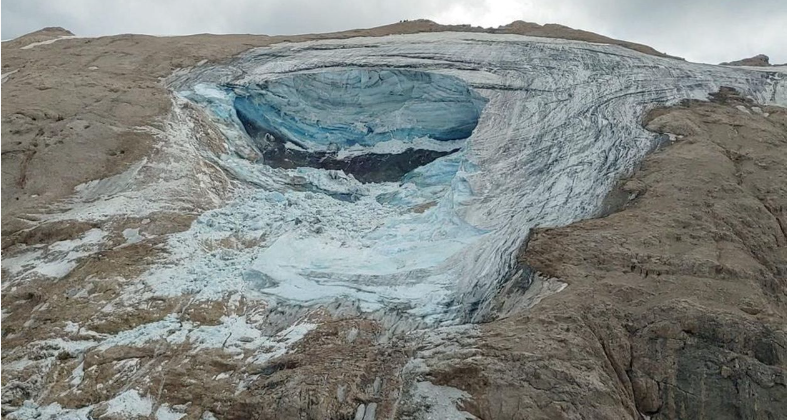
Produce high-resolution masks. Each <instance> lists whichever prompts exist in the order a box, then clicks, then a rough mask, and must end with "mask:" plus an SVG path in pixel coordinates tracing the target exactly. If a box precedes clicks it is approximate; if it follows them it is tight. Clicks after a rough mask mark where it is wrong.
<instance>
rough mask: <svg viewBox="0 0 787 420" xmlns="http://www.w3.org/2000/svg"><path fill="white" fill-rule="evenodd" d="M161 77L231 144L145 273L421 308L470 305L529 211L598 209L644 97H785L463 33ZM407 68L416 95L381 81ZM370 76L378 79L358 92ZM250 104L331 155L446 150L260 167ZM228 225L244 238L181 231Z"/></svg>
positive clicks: (768, 89)
mask: <svg viewBox="0 0 787 420" xmlns="http://www.w3.org/2000/svg"><path fill="white" fill-rule="evenodd" d="M370 70H371V71H370ZM383 75H385V76H383ZM375 77H377V78H379V79H383V78H384V77H390V84H387V83H389V82H385V81H383V82H379V80H378V81H375V80H374V78H375ZM353 78H355V79H353ZM351 79H352V80H356V82H353V83H347V80H351ZM419 80H421V81H423V80H427V81H428V82H429V83H427V85H428V86H424V85H423V84H421V83H419V82H418V81H419ZM457 81H461V82H462V83H457ZM394 82H395V83H394ZM168 83H169V85H170V86H171V87H172V89H173V90H175V91H176V92H178V93H179V95H181V96H182V97H184V98H187V99H188V100H189V101H192V102H193V103H196V104H198V105H199V106H200V107H202V108H203V109H204V110H205V111H206V114H207V115H208V116H209V117H210V118H212V120H213V122H214V123H215V124H216V126H217V127H219V129H220V130H221V131H222V132H223V133H224V135H225V136H226V138H227V144H228V146H229V152H228V153H227V154H224V155H221V156H216V157H215V159H216V162H217V163H218V164H219V165H221V166H222V167H223V168H225V170H227V171H228V172H230V173H232V174H233V175H234V176H235V177H237V178H238V179H240V180H241V181H242V182H241V185H242V188H241V190H240V191H241V192H240V193H239V194H238V196H237V198H236V199H235V200H234V201H233V202H231V203H229V204H228V205H227V206H226V207H225V208H222V209H218V210H215V211H212V212H208V213H206V214H204V215H203V216H201V217H200V219H199V220H198V221H197V222H196V223H195V224H194V226H193V227H192V229H191V230H190V231H188V232H184V233H183V234H181V235H180V236H179V237H178V238H176V239H174V240H173V241H171V247H172V248H173V249H174V250H175V251H176V252H174V253H173V254H174V255H179V256H180V257H178V258H181V259H182V260H181V262H180V263H179V264H173V265H171V266H168V267H165V268H161V269H159V270H158V271H157V270H153V271H152V272H151V273H149V277H150V278H151V279H153V280H155V279H159V280H161V279H167V281H153V280H151V282H150V284H151V285H153V288H154V290H156V291H157V293H161V294H168V293H183V292H185V291H189V292H193V293H197V294H198V295H203V296H209V295H212V294H215V293H223V292H226V291H237V290H241V291H244V293H247V294H249V295H252V294H254V295H259V296H261V297H262V298H264V299H267V300H269V301H272V302H282V303H287V304H296V305H312V304H317V303H325V302H334V301H336V300H337V299H338V300H345V301H353V302H356V303H357V304H358V305H359V307H360V308H362V309H363V310H365V311H375V310H395V311H399V312H403V313H409V314H411V315H414V316H417V317H421V318H423V319H425V320H427V322H461V321H472V320H477V319H479V317H480V316H482V315H483V312H484V310H485V308H484V303H485V302H487V301H488V298H489V297H490V296H492V295H493V294H494V291H495V290H496V287H497V286H498V285H499V284H500V282H501V281H502V280H504V279H506V278H508V277H510V275H511V271H512V269H513V268H514V256H515V253H516V252H517V250H518V249H519V247H520V245H521V244H522V243H523V241H524V240H525V239H526V238H527V235H528V232H529V230H530V229H532V228H534V227H537V226H559V225H565V224H569V223H572V222H574V221H577V220H580V219H583V218H588V217H592V216H594V215H595V214H597V212H598V211H599V208H600V205H601V202H602V200H603V198H604V196H605V195H606V194H607V193H608V192H609V191H610V189H611V188H612V186H613V185H614V183H615V181H616V180H617V179H618V178H619V177H620V176H622V175H625V174H626V173H628V172H630V171H631V170H632V169H633V168H634V166H635V165H636V164H637V163H638V162H639V161H641V159H642V158H643V157H644V156H645V155H646V154H647V153H648V152H650V151H651V150H652V149H653V148H654V147H656V146H657V144H658V139H657V136H655V135H654V134H652V133H649V132H647V131H645V130H644V129H643V128H642V127H641V118H642V116H643V115H644V113H645V112H646V111H647V109H649V108H651V107H654V106H657V105H665V104H672V103H675V102H677V101H679V100H681V99H686V98H690V99H706V98H707V94H708V93H710V92H715V91H717V90H718V89H719V88H720V87H721V86H731V87H734V88H736V89H738V90H740V91H741V92H743V93H744V94H745V95H748V96H750V97H752V98H754V99H755V100H756V101H758V102H762V103H767V102H769V101H771V102H772V101H773V99H772V98H783V97H784V93H783V90H784V88H783V87H779V85H778V80H775V76H774V75H773V74H770V73H762V72H752V71H746V70H740V69H730V68H724V67H719V66H710V65H700V64H693V63H688V62H683V61H679V60H673V59H665V58H659V57H653V56H649V55H645V54H641V53H638V52H635V51H631V50H627V49H624V48H621V47H617V46H610V45H599V44H588V43H583V42H576V41H566V40H553V39H545V38H529V37H523V36H517V35H490V34H469V33H429V34H415V35H401V36H388V37H381V38H353V39H345V40H322V41H314V42H304V43H295V44H279V45H274V46H271V47H266V48H259V49H254V50H251V51H249V52H247V53H245V54H243V55H241V56H239V57H238V58H237V59H235V60H233V61H232V62H229V63H226V64H222V65H204V66H201V67H197V68H194V69H190V70H187V71H183V72H180V73H178V74H176V75H174V76H173V77H171V78H170V79H169V80H168ZM366 83H368V84H369V85H368V86H367V85H366ZM408 83H409V84H410V86H408ZM350 85H353V86H356V87H357V90H355V91H353V90H352V89H347V88H346V87H347V86H350ZM228 87H231V88H228ZM261 87H264V88H261ZM337 87H338V89H336V88H337ZM410 87H413V89H416V87H418V88H419V89H426V90H425V91H423V92H421V93H420V94H421V95H423V96H421V98H428V99H429V100H428V101H422V102H418V105H419V106H420V104H422V103H427V102H428V104H427V105H428V106H429V107H428V108H420V107H419V106H415V105H414V106H406V104H407V103H408V99H412V97H413V96H412V95H411V94H410V96H405V97H396V95H395V94H394V93H393V92H397V89H399V92H402V91H406V90H407V89H409V88H410ZM368 89H372V90H374V89H378V93H379V92H385V95H380V96H372V97H373V98H375V99H374V100H373V101H371V102H369V103H357V99H358V98H357V96H358V94H359V92H360V91H361V90H363V91H365V92H366V93H368ZM261 90H264V91H265V92H261ZM777 90H779V92H778V94H777ZM411 93H412V92H411ZM252 94H253V95H252ZM266 95H267V96H266ZM385 96H392V98H391V100H390V101H383V100H382V97H385ZM481 97H482V98H483V99H481ZM261 98H265V100H261ZM239 101H240V102H239ZM354 101H356V102H354ZM449 102H453V103H452V106H451V107H446V106H444V104H445V103H449ZM484 103H485V105H483V104H484ZM403 104H404V105H403ZM435 104H440V105H439V106H437V107H436V106H435ZM781 105H785V104H781ZM239 110H240V112H239ZM476 111H480V114H475V113H476ZM244 113H246V115H245V116H244V115H242V114H244ZM252 118H253V119H256V120H255V121H257V123H259V124H260V126H263V127H267V129H268V130H269V131H276V132H277V134H278V135H280V136H283V137H286V138H287V139H289V140H292V144H291V145H290V146H288V148H290V149H293V150H297V149H301V150H307V151H315V152H326V151H329V152H331V153H334V154H335V156H337V157H338V158H342V157H347V156H351V157H352V156H362V155H369V154H375V153H378V154H386V153H388V154H393V153H401V152H402V151H405V150H432V151H442V152H447V151H454V150H456V149H459V150H458V151H456V152H455V153H452V154H445V155H441V156H439V157H437V158H436V159H434V160H431V161H429V162H421V163H419V165H420V166H417V167H414V168H411V169H409V170H408V172H407V173H406V174H404V175H403V176H402V177H401V178H398V180H397V181H396V182H371V183H361V182H359V181H358V179H356V178H355V177H353V176H348V175H347V174H346V173H345V172H343V171H334V170H330V168H329V169H320V168H309V167H290V168H287V167H271V165H268V164H266V160H265V158H264V156H263V153H262V151H261V150H260V143H259V142H255V140H254V139H253V138H252V137H254V134H255V133H250V132H249V130H248V124H249V120H250V119H252ZM242 119H245V120H246V123H245V124H246V125H245V126H244V122H243V121H242ZM318 121H319V123H318ZM471 125H472V128H471ZM469 130H472V132H471V133H468V131H469ZM378 134H379V135H378ZM467 134H469V137H468V136H467ZM274 136H275V135H274ZM464 137H466V140H461V139H462V138H464ZM446 143H447V144H449V145H450V147H446ZM331 144H335V145H336V146H329V145H331ZM330 148H334V149H333V150H329V149H330ZM304 166H309V165H304ZM229 235H241V236H243V237H246V238H256V240H257V242H256V243H257V244H258V245H257V246H254V247H250V248H244V249H242V250H235V251H228V250H223V251H221V252H218V251H215V252H214V251H209V250H202V249H200V248H199V247H198V246H196V245H194V244H198V243H204V241H205V240H206V239H210V238H214V239H215V238H221V237H227V236H229ZM184 266H188V267H189V268H188V270H184V269H182V268H180V267H184Z"/></svg>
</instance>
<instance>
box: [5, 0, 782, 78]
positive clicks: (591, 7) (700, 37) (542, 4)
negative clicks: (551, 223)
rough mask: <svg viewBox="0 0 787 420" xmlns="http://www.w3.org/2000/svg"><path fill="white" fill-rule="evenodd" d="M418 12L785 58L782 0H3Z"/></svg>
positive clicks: (376, 14)
mask: <svg viewBox="0 0 787 420" xmlns="http://www.w3.org/2000/svg"><path fill="white" fill-rule="evenodd" d="M416 18H429V19H432V20H435V21H437V22H440V23H470V24H474V25H481V26H497V25H501V24H505V23H509V22H511V21H513V20H517V19H521V20H526V21H531V22H537V23H542V24H543V23H561V24H564V25H567V26H571V27H575V28H579V29H585V30H589V31H593V32H598V33H601V34H604V35H607V36H611V37H615V38H621V39H625V40H629V41H635V42H641V43H643V44H647V45H650V46H652V47H654V48H656V49H658V50H661V51H665V52H667V53H669V54H673V55H678V56H682V57H685V58H687V59H689V60H692V61H700V62H710V63H716V62H720V61H729V60H735V59H739V58H743V57H747V56H751V55H754V54H758V53H765V54H768V55H769V56H771V62H776V63H784V62H787V42H785V35H786V32H787V31H786V30H785V28H787V1H785V0H693V1H683V0H661V1H651V0H431V1H424V0H398V1H390V0H324V1H315V0H233V1H218V0H136V1H121V0H118V1H110V0H68V1H64V0H5V1H3V2H2V38H3V39H10V38H14V37H17V36H19V35H22V34H25V33H27V32H31V31H34V30H36V29H40V28H42V27H44V26H62V27H65V28H67V29H69V30H71V31H72V32H74V33H76V34H78V35H83V36H97V35H109V34H118V33H146V34H154V35H179V34H192V33H204V32H211V33H264V34H294V33H306V32H328V31H338V30H343V29H352V28H362V27H372V26H378V25H384V24H388V23H392V22H396V21H399V20H401V19H416Z"/></svg>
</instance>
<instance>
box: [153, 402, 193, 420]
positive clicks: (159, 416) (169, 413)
mask: <svg viewBox="0 0 787 420" xmlns="http://www.w3.org/2000/svg"><path fill="white" fill-rule="evenodd" d="M185 416H186V413H179V412H177V411H173V410H172V409H171V408H170V407H169V405H168V404H162V405H161V406H160V407H159V408H158V410H156V420H179V419H181V418H183V417H185Z"/></svg>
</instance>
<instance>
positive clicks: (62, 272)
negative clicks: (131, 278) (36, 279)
mask: <svg viewBox="0 0 787 420" xmlns="http://www.w3.org/2000/svg"><path fill="white" fill-rule="evenodd" d="M105 238H106V232H104V231H102V230H101V229H96V228H94V229H90V230H88V231H87V232H85V233H84V234H83V235H82V236H81V237H79V238H77V239H71V240H64V241H58V242H55V243H53V244H50V245H49V246H47V247H35V248H33V247H31V248H30V249H28V250H24V251H21V252H19V253H18V254H17V255H15V256H13V257H4V258H3V269H5V270H8V271H9V272H11V274H13V275H14V276H18V277H16V279H24V278H26V277H28V276H30V275H33V274H38V275H43V276H46V277H52V278H55V279H59V278H62V277H64V276H66V275H67V274H68V273H70V272H71V270H73V269H74V268H75V267H76V266H77V263H78V260H79V259H80V258H82V257H85V256H88V255H91V254H93V253H94V252H96V251H98V250H99V249H100V245H101V243H102V242H104V239H105ZM8 284H10V283H6V284H4V287H5V286H7V285H8Z"/></svg>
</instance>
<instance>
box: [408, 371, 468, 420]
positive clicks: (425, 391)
mask: <svg viewBox="0 0 787 420" xmlns="http://www.w3.org/2000/svg"><path fill="white" fill-rule="evenodd" d="M413 394H414V399H416V400H420V402H421V403H422V404H424V405H425V406H426V409H425V410H424V416H425V417H424V418H426V419H435V420H437V419H440V420H468V419H475V418H477V417H475V416H473V415H472V414H470V413H468V412H466V411H461V410H459V409H458V408H457V404H458V403H460V402H461V401H462V400H463V399H469V398H470V394H468V393H466V392H464V391H461V390H459V389H456V388H451V387H448V386H440V385H435V384H433V383H431V382H427V381H423V382H417V383H416V384H415V390H414V392H413Z"/></svg>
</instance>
